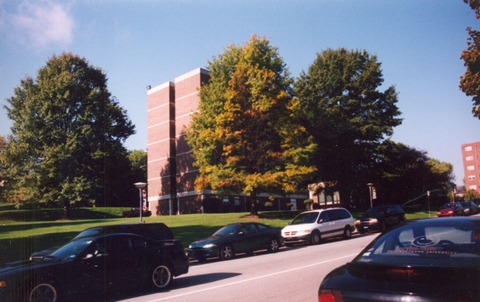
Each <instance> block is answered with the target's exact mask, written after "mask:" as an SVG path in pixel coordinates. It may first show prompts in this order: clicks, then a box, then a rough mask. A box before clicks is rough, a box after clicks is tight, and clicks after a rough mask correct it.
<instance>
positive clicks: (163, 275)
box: [148, 264, 173, 289]
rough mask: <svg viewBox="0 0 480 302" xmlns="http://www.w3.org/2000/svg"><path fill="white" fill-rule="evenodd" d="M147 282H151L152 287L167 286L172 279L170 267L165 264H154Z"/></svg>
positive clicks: (160, 287) (161, 287) (162, 287)
mask: <svg viewBox="0 0 480 302" xmlns="http://www.w3.org/2000/svg"><path fill="white" fill-rule="evenodd" d="M148 276H149V279H150V280H148V281H149V284H151V286H152V288H154V289H165V288H168V287H169V286H170V285H171V284H172V281H173V274H172V270H171V269H170V267H169V266H168V265H166V264H160V265H157V266H154V267H153V268H152V270H151V271H150V274H148Z"/></svg>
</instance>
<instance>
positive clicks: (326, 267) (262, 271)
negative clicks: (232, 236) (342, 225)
mask: <svg viewBox="0 0 480 302" xmlns="http://www.w3.org/2000/svg"><path fill="white" fill-rule="evenodd" d="M377 235H378V234H367V235H359V234H354V236H353V237H352V238H351V239H349V240H342V239H332V240H326V241H324V242H322V243H321V244H319V245H315V246H311V245H302V246H294V247H288V248H282V249H280V251H279V252H277V253H275V254H268V253H266V252H259V253H256V254H255V255H253V256H246V255H239V256H237V257H236V258H235V259H232V260H229V261H220V260H210V261H207V262H206V263H197V262H192V263H191V266H190V270H189V273H188V274H186V275H182V276H179V277H178V278H176V279H174V282H173V284H172V287H171V288H170V289H169V290H166V291H161V292H156V293H151V292H150V293H128V294H124V295H122V297H119V298H121V299H119V300H117V301H124V302H127V301H128V302H157V301H168V302H188V301H195V302H199V301H202V302H203V301H212V302H214V301H239V302H256V301H259V302H260V301H261V302H265V301H317V291H318V287H319V285H320V282H321V281H322V280H323V278H324V277H325V275H326V274H327V273H329V272H330V271H331V270H333V269H334V268H336V267H338V266H340V265H342V264H344V263H346V262H348V261H350V260H351V259H353V257H355V256H356V255H357V254H358V253H359V252H360V251H361V250H362V249H363V248H364V247H365V246H366V245H367V244H368V243H369V242H370V241H372V240H373V239H374V238H375V236H377ZM126 296H130V298H126Z"/></svg>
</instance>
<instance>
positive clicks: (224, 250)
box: [220, 244, 235, 260]
mask: <svg viewBox="0 0 480 302" xmlns="http://www.w3.org/2000/svg"><path fill="white" fill-rule="evenodd" d="M234 255H235V254H234V253H233V248H232V246H231V245H230V244H225V245H224V246H222V247H221V248H220V259H222V260H230V259H232V258H233V256H234Z"/></svg>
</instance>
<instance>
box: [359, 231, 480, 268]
mask: <svg viewBox="0 0 480 302" xmlns="http://www.w3.org/2000/svg"><path fill="white" fill-rule="evenodd" d="M365 251H366V252H364V253H363V254H361V255H360V256H359V257H357V258H356V261H358V262H369V263H376V262H378V263H380V262H381V263H383V264H405V263H407V262H408V263H412V264H415V263H426V262H428V263H430V264H432V265H438V266H468V265H474V266H476V267H480V225H476V224H473V223H464V224H459V223H457V224H453V223H452V224H449V225H445V224H443V225H442V224H438V225H418V224H417V225H414V224H408V225H405V226H402V227H399V228H396V229H394V230H392V231H390V232H388V233H386V234H384V235H382V236H381V237H379V238H377V239H376V240H375V241H374V243H373V244H371V245H370V246H369V247H368V248H367V249H366V250H365Z"/></svg>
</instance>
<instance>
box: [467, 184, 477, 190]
mask: <svg viewBox="0 0 480 302" xmlns="http://www.w3.org/2000/svg"><path fill="white" fill-rule="evenodd" d="M468 188H469V189H470V190H474V191H475V190H477V186H476V185H471V186H470V187H468Z"/></svg>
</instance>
